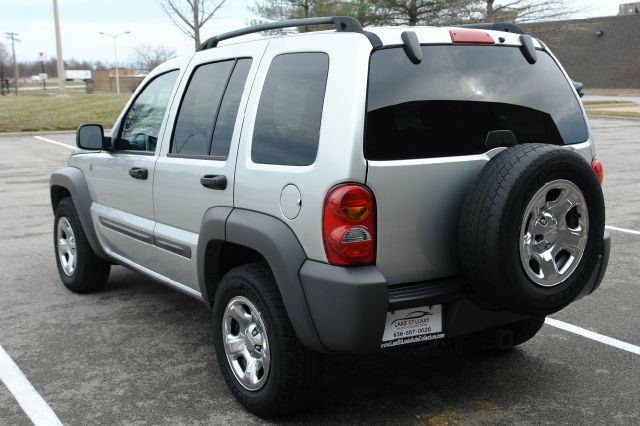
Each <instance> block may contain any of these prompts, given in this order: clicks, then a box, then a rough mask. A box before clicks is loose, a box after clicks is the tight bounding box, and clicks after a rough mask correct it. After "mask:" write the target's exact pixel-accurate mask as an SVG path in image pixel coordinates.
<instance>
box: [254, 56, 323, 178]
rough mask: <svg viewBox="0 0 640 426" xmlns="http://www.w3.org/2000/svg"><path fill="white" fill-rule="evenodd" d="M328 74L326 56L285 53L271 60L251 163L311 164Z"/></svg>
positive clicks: (318, 135)
mask: <svg viewBox="0 0 640 426" xmlns="http://www.w3.org/2000/svg"><path fill="white" fill-rule="evenodd" d="M328 72H329V56H328V55H327V54H326V53H315V52H312V53H287V54H284V55H279V56H276V57H275V58H274V59H273V61H272V62H271V65H270V67H269V71H268V73H267V77H266V80H265V83H264V87H263V89H262V94H261V95H260V102H259V104H258V112H257V114H256V121H255V126H254V130H253V142H252V145H251V161H253V162H254V163H262V164H280V165H287V166H308V165H310V164H313V162H314V161H315V158H316V154H317V151H318V141H319V139H320V124H321V121H322V107H323V104H324V93H325V89H326V85H327V75H328Z"/></svg>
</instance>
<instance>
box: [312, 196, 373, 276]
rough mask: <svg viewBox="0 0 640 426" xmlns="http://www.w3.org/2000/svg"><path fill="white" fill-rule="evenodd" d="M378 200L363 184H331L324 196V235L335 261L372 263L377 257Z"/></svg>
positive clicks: (340, 262)
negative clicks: (376, 218)
mask: <svg viewBox="0 0 640 426" xmlns="http://www.w3.org/2000/svg"><path fill="white" fill-rule="evenodd" d="M375 209H376V206H375V200H374V199H373V194H372V193H371V191H370V190H369V188H367V187H366V186H363V185H358V184H342V185H338V186H334V187H333V188H331V190H330V191H329V193H328V194H327V197H326V198H325V200H324V211H323V215H322V237H323V239H324V249H325V252H326V254H327V260H328V261H329V263H330V264H332V265H338V266H348V265H370V264H372V263H374V262H375V258H376V235H375Z"/></svg>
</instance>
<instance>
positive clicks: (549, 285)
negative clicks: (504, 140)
mask: <svg viewBox="0 0 640 426" xmlns="http://www.w3.org/2000/svg"><path fill="white" fill-rule="evenodd" d="M603 235H604V199H603V196H602V189H601V188H600V184H599V183H598V179H597V177H596V175H595V173H594V172H593V170H592V169H591V167H590V166H589V164H588V163H587V162H586V161H585V160H584V159H583V158H582V157H581V156H580V155H579V154H577V153H575V152H574V151H572V150H570V149H565V148H559V147H555V146H550V145H543V144H525V145H517V146H513V147H511V148H509V149H506V150H505V151H502V152H500V153H499V154H498V155H496V156H495V157H493V158H492V159H491V160H490V161H489V162H488V163H487V164H486V166H485V167H484V168H483V169H482V171H481V172H480V174H479V176H478V177H477V178H476V180H475V182H474V183H473V185H472V186H471V187H470V188H469V191H468V192H467V195H466V197H465V200H464V204H463V208H462V212H461V218H460V228H459V235H458V244H459V252H460V262H461V265H462V267H463V270H464V272H465V274H466V276H467V280H468V282H469V285H470V287H471V291H472V294H473V296H474V298H475V299H476V300H477V301H479V302H480V304H481V305H483V306H484V307H488V308H492V309H501V310H507V311H510V312H514V313H517V314H523V315H534V316H541V315H548V314H551V313H553V312H556V311H558V310H560V309H562V308H564V307H565V306H567V305H568V304H569V303H571V302H572V301H573V300H575V299H576V298H577V297H578V296H579V295H580V294H581V292H582V291H583V290H584V287H585V285H587V282H588V281H589V277H590V276H591V274H592V272H593V270H594V268H595V267H596V265H597V259H598V256H599V255H600V253H601V251H602V244H603Z"/></svg>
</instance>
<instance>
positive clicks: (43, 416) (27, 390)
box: [0, 345, 62, 426]
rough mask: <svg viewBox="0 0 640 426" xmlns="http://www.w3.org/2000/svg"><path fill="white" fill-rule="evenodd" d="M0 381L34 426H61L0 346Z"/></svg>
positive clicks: (49, 408) (56, 417) (54, 414)
mask: <svg viewBox="0 0 640 426" xmlns="http://www.w3.org/2000/svg"><path fill="white" fill-rule="evenodd" d="M0 381H2V382H3V383H4V384H5V386H6V387H7V389H9V392H11V394H12V395H13V397H14V398H15V399H16V401H18V404H20V407H22V409H23V410H24V412H25V413H26V415H27V416H29V418H30V419H31V421H32V422H33V424H34V425H35V426H40V425H42V426H45V425H46V426H49V425H51V426H58V425H60V426H62V422H61V421H60V419H59V418H58V416H56V413H54V412H53V410H52V409H51V407H49V405H48V404H47V402H46V401H45V400H44V399H43V398H42V396H40V394H39V393H38V391H37V390H35V388H34V387H33V385H31V383H29V380H28V379H27V378H26V377H25V376H24V374H22V371H20V368H18V366H17V365H16V363H15V362H13V360H12V359H11V357H10V356H9V354H8V353H7V352H6V351H5V350H4V348H3V347H2V346H1V345H0Z"/></svg>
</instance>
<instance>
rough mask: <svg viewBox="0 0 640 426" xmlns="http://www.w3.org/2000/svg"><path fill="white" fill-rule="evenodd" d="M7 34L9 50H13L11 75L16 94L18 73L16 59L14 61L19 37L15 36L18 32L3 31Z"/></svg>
mask: <svg viewBox="0 0 640 426" xmlns="http://www.w3.org/2000/svg"><path fill="white" fill-rule="evenodd" d="M5 34H6V35H7V39H9V40H11V50H12V51H13V76H14V77H15V78H16V96H18V85H19V84H18V79H19V78H20V75H19V74H18V61H16V41H17V42H20V40H19V39H17V38H16V36H18V35H19V34H18V33H14V32H10V33H5Z"/></svg>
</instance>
